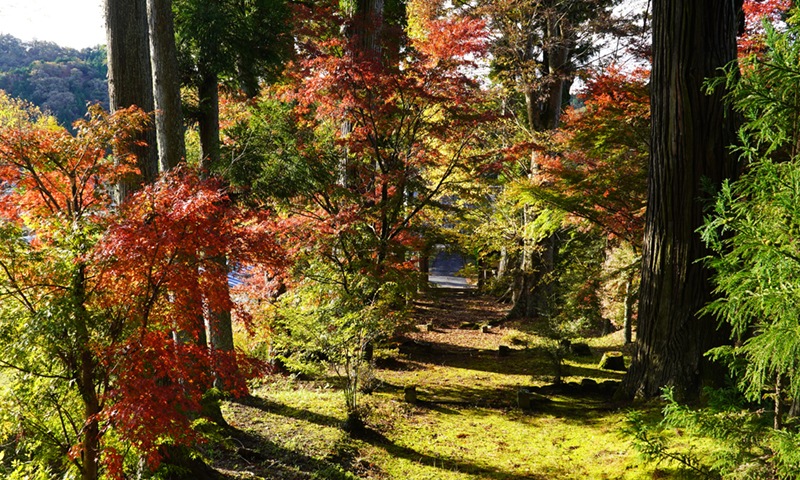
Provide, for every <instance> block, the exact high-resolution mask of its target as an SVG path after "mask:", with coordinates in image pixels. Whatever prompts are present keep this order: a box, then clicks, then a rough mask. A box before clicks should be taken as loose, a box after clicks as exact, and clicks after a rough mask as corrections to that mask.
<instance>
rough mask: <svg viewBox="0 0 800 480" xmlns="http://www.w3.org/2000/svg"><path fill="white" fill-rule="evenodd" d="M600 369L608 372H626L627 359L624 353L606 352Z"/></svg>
mask: <svg viewBox="0 0 800 480" xmlns="http://www.w3.org/2000/svg"><path fill="white" fill-rule="evenodd" d="M599 367H600V368H604V369H606V370H617V371H619V372H624V371H626V368H625V357H624V356H623V355H622V352H606V353H604V354H603V358H602V359H600V364H599Z"/></svg>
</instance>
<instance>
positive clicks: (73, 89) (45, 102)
mask: <svg viewBox="0 0 800 480" xmlns="http://www.w3.org/2000/svg"><path fill="white" fill-rule="evenodd" d="M107 72H108V68H107V67H106V51H105V48H104V47H95V48H84V49H83V50H80V51H78V50H75V49H73V48H62V47H59V46H58V45H56V44H55V43H52V42H39V41H33V42H23V41H21V40H19V39H18V38H15V37H12V36H11V35H0V90H5V92H6V93H8V94H9V95H11V96H13V97H17V98H23V99H25V100H28V101H29V102H31V103H33V104H34V105H38V106H39V107H41V108H42V109H45V110H47V111H49V112H50V113H51V114H52V115H54V116H55V117H56V118H57V119H58V121H59V122H60V123H61V124H63V125H65V126H71V125H72V122H74V121H75V120H77V119H78V118H81V117H83V115H84V114H85V113H86V105H87V103H97V102H100V103H101V104H102V105H103V106H104V107H106V108H108V86H107V83H106V74H107Z"/></svg>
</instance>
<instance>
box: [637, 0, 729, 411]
mask: <svg viewBox="0 0 800 480" xmlns="http://www.w3.org/2000/svg"><path fill="white" fill-rule="evenodd" d="M740 7H741V4H739V8H738V9H737V8H736V6H735V5H734V2H732V1H729V0H696V1H693V2H686V1H683V0H662V1H659V2H655V5H654V11H653V71H652V76H651V82H650V85H651V87H650V89H651V92H652V93H651V96H652V98H651V108H652V139H651V145H652V150H651V155H650V167H649V171H648V190H647V213H646V217H645V233H644V249H643V256H642V283H641V288H640V299H639V323H638V330H637V351H636V354H635V356H634V357H633V359H632V363H631V367H630V369H629V370H628V374H627V375H626V376H625V378H624V380H623V388H624V389H625V391H626V392H627V393H628V394H629V395H631V396H633V395H640V396H648V397H652V396H658V395H660V394H661V388H662V387H664V386H673V387H675V392H676V394H678V395H679V396H686V397H696V396H698V395H699V394H700V393H701V392H702V388H703V386H704V385H707V384H713V383H714V382H715V381H717V380H720V379H722V378H723V377H724V375H722V374H720V373H721V372H720V370H721V367H719V366H715V365H713V364H712V363H711V362H710V361H709V360H708V359H707V358H706V357H705V356H704V354H705V352H707V351H708V349H709V348H711V347H714V346H718V345H720V344H723V343H724V342H727V341H728V332H726V331H725V329H718V328H717V321H716V320H715V319H714V318H713V317H712V316H710V315H703V316H701V315H698V313H697V312H698V311H699V310H700V308H701V307H703V306H704V305H705V304H706V303H708V301H709V300H710V299H711V291H712V286H711V283H710V281H709V278H710V276H711V272H710V271H709V270H708V269H707V268H706V267H705V266H704V265H703V264H702V263H701V262H699V261H698V260H699V259H701V258H703V257H705V256H707V255H708V254H709V252H708V250H707V249H706V247H705V245H704V244H703V242H702V241H701V239H700V235H699V234H698V233H697V229H698V228H699V227H700V226H701V225H702V224H703V218H704V208H703V207H704V203H703V201H702V198H703V197H707V195H708V194H707V193H705V192H704V185H705V184H710V185H719V184H720V183H721V182H722V180H723V179H726V178H731V179H732V178H735V177H736V176H737V160H736V157H735V156H734V155H733V154H732V153H731V151H730V148H729V147H730V146H731V145H732V144H734V143H735V141H736V128H737V121H736V115H735V114H734V112H733V111H732V109H731V108H730V107H729V106H727V105H726V103H725V101H724V99H723V97H724V95H725V92H724V91H721V90H717V91H716V92H714V94H713V95H706V94H705V91H704V89H703V83H704V82H705V80H706V78H708V77H712V76H716V75H720V74H721V73H720V70H719V69H720V68H721V67H723V66H725V65H727V64H728V63H730V62H731V61H734V60H735V59H736V26H737V15H738V14H739V13H741V8H740Z"/></svg>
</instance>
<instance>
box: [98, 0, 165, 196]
mask: <svg viewBox="0 0 800 480" xmlns="http://www.w3.org/2000/svg"><path fill="white" fill-rule="evenodd" d="M105 15H106V44H107V47H106V49H107V53H108V97H109V106H110V109H111V111H112V112H115V111H117V110H118V109H120V108H127V107H130V106H132V105H135V106H137V107H139V108H141V109H142V110H144V111H145V112H152V111H153V82H152V76H151V74H150V47H149V42H148V26H147V5H146V0H105ZM137 140H139V141H141V142H143V144H142V145H139V144H137V145H134V146H133V153H134V154H135V155H136V159H137V160H136V163H137V167H138V169H139V171H140V175H139V176H136V177H131V178H127V179H125V180H124V181H123V182H120V185H119V186H118V194H117V201H118V202H119V203H121V202H122V200H124V199H125V198H126V197H127V196H128V194H130V193H131V192H132V191H134V190H136V189H138V188H139V186H141V184H142V183H143V182H144V183H150V182H152V181H153V180H154V179H155V178H156V175H157V174H158V152H157V151H156V147H155V146H156V135H155V131H153V130H152V129H148V130H145V131H144V132H142V133H141V134H140V135H139V138H138V139H137Z"/></svg>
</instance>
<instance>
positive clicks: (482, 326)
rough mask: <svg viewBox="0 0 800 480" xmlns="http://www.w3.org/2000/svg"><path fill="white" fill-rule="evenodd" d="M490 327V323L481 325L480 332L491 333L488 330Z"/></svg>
mask: <svg viewBox="0 0 800 480" xmlns="http://www.w3.org/2000/svg"><path fill="white" fill-rule="evenodd" d="M491 328H492V326H491V325H481V333H491V332H489V330H490V329H491Z"/></svg>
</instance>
